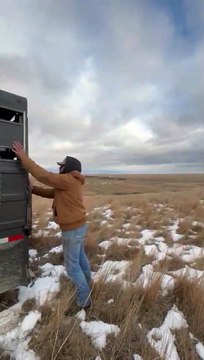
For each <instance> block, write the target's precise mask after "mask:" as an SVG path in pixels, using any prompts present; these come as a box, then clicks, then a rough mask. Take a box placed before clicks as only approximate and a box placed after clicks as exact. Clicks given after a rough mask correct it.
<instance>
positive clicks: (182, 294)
mask: <svg viewBox="0 0 204 360" xmlns="http://www.w3.org/2000/svg"><path fill="white" fill-rule="evenodd" d="M203 184H204V175H128V176H125V175H120V176H119V175H115V176H89V177H87V181H86V185H85V203H86V206H87V212H88V222H89V231H88V235H87V239H86V250H87V254H88V256H89V259H90V262H91V267H92V271H93V285H92V307H91V308H90V310H89V311H87V312H86V314H85V317H84V318H83V319H82V318H79V317H78V316H70V317H69V316H68V317H65V316H64V311H65V310H67V311H68V313H70V315H71V314H73V313H76V304H75V300H74V289H73V287H72V285H71V283H70V281H69V279H68V278H67V277H66V275H65V274H64V273H61V275H60V276H59V284H60V287H59V289H58V291H57V292H56V293H55V295H54V296H52V297H51V298H50V299H49V300H47V301H46V302H44V303H43V304H39V302H38V301H36V299H32V298H30V299H28V300H26V301H25V303H24V304H23V307H22V317H24V316H26V314H28V313H29V312H30V311H39V312H40V313H41V320H39V322H38V323H37V325H36V327H35V328H34V330H33V332H32V336H31V338H30V342H29V347H30V348H31V349H33V351H34V352H35V354H36V355H37V356H39V359H42V360H48V359H50V360H51V359H52V360H63V359H68V360H141V359H143V360H156V359H165V360H177V359H181V360H199V359H204V321H203V319H204V186H203ZM50 209H51V201H50V200H47V199H43V198H39V197H36V196H33V225H34V226H33V235H32V238H31V240H30V249H32V251H33V250H37V256H35V257H33V258H31V262H30V267H31V269H32V271H33V273H34V274H35V276H36V278H37V279H39V278H40V277H43V276H45V273H43V271H44V269H45V268H43V266H47V265H46V264H47V263H48V264H51V265H49V266H52V265H53V266H55V268H54V267H53V269H55V271H58V270H57V269H58V268H57V266H59V265H63V254H62V252H61V251H60V250H59V248H57V249H58V250H56V251H55V250H53V248H54V249H55V247H57V246H60V244H61V239H60V233H59V229H58V228H55V227H54V225H53V223H52V214H51V211H50ZM50 250H51V251H50ZM47 268H48V266H47ZM47 268H46V269H47ZM42 269H43V270H42ZM50 269H51V267H50ZM49 271H50V272H51V270H49ZM47 274H48V273H47V272H46V275H47ZM33 281H34V282H35V279H34V280H33ZM81 316H82V317H83V316H84V314H81ZM96 324H98V325H99V324H100V325H101V326H102V325H103V326H102V329H103V330H101V332H102V334H100V332H99V333H98V330H97V329H98V327H94V326H96ZM104 324H106V326H107V328H108V326H109V330H107V333H106V334H103V331H104V326H105V325H104ZM110 324H112V325H111V326H110ZM114 326H115V327H114ZM90 327H92V330H90ZM87 329H88V330H87ZM94 329H95V330H94ZM101 335H102V336H103V341H104V345H103V346H100V345H98V341H99V338H100V336H101ZM0 358H1V356H0Z"/></svg>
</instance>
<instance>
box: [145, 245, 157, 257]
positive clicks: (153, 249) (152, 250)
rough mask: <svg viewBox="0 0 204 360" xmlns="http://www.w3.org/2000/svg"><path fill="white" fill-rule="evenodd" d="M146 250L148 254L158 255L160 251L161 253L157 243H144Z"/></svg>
mask: <svg viewBox="0 0 204 360" xmlns="http://www.w3.org/2000/svg"><path fill="white" fill-rule="evenodd" d="M144 251H145V254H146V255H147V256H150V255H152V256H155V257H157V256H158V253H159V251H158V249H157V247H156V246H155V245H144Z"/></svg>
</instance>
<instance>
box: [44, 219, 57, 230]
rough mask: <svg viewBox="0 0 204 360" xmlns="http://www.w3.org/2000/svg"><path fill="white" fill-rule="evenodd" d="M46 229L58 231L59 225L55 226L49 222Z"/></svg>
mask: <svg viewBox="0 0 204 360" xmlns="http://www.w3.org/2000/svg"><path fill="white" fill-rule="evenodd" d="M47 229H53V230H56V229H59V225H58V224H56V222H55V221H49V223H48V225H47Z"/></svg>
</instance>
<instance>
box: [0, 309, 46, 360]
mask: <svg viewBox="0 0 204 360" xmlns="http://www.w3.org/2000/svg"><path fill="white" fill-rule="evenodd" d="M40 319H41V313H40V312H38V311H30V313H29V314H28V315H27V316H25V318H24V319H23V321H22V322H21V323H18V326H17V327H16V328H15V329H13V330H12V331H8V332H6V333H5V334H4V335H1V336H0V345H1V346H2V348H4V349H6V350H7V351H8V352H9V353H10V354H11V355H12V358H15V359H16V360H38V359H39V358H38V357H37V356H36V354H35V353H34V351H33V350H30V349H29V347H28V343H29V341H30V337H29V335H30V333H31V332H32V330H33V329H34V327H35V325H36V323H37V321H38V320H40Z"/></svg>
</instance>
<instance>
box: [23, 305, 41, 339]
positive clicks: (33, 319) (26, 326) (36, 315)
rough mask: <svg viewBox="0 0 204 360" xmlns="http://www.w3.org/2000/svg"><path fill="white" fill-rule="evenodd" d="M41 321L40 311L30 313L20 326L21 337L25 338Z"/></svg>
mask: <svg viewBox="0 0 204 360" xmlns="http://www.w3.org/2000/svg"><path fill="white" fill-rule="evenodd" d="M40 319H41V313H40V312H39V311H36V310H35V311H30V312H29V314H28V315H27V316H25V317H24V319H23V321H22V323H21V324H20V329H19V332H20V337H25V336H26V335H27V334H28V333H29V332H30V331H31V330H33V328H34V327H35V325H36V323H37V321H38V320H40Z"/></svg>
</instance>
